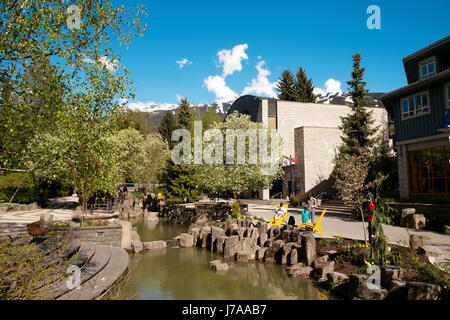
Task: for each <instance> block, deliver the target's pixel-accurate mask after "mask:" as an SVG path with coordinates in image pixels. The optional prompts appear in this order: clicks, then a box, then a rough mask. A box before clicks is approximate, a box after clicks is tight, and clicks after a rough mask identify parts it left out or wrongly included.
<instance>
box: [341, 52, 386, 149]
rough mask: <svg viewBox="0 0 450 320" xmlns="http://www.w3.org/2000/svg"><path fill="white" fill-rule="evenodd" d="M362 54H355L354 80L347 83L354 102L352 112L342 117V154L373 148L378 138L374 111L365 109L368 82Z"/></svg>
mask: <svg viewBox="0 0 450 320" xmlns="http://www.w3.org/2000/svg"><path fill="white" fill-rule="evenodd" d="M360 63H361V56H360V54H359V53H357V54H355V55H354V56H353V71H352V73H351V75H352V80H350V81H348V82H347V84H348V85H349V86H350V90H349V95H350V97H351V98H352V100H353V102H352V104H351V106H350V107H351V113H350V114H349V115H348V116H346V117H342V118H341V121H342V126H340V127H339V129H341V130H342V132H343V136H342V141H343V144H342V145H341V147H340V148H339V151H340V153H341V154H344V153H345V154H359V150H360V149H359V148H362V149H371V148H372V147H373V146H374V145H375V143H376V142H377V139H376V138H374V137H373V135H374V134H375V133H376V131H377V128H376V127H373V123H374V121H375V120H374V119H373V118H372V111H367V110H365V108H364V107H365V106H366V105H367V100H366V95H367V93H368V90H366V89H365V85H366V82H365V81H363V76H364V71H365V68H361V66H360Z"/></svg>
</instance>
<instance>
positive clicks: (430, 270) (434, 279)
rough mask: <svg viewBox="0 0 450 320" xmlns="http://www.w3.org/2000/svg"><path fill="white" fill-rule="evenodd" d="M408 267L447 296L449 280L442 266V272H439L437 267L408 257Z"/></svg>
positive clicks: (446, 270)
mask: <svg viewBox="0 0 450 320" xmlns="http://www.w3.org/2000/svg"><path fill="white" fill-rule="evenodd" d="M409 266H410V268H411V269H413V270H415V271H417V273H419V274H420V275H421V276H422V277H424V278H425V279H427V280H428V281H430V282H431V283H433V284H437V285H438V286H440V287H441V288H442V289H444V291H446V294H447V295H448V293H449V290H450V278H449V276H448V271H449V270H448V267H445V266H443V265H442V268H443V269H444V270H440V269H439V268H438V267H437V266H434V265H432V264H429V263H426V262H425V263H424V262H420V261H418V260H417V259H415V258H413V257H410V258H409Z"/></svg>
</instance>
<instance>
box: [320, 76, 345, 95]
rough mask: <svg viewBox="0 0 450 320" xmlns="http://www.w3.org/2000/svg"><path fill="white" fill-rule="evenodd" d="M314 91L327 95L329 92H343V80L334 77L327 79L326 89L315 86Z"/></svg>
mask: <svg viewBox="0 0 450 320" xmlns="http://www.w3.org/2000/svg"><path fill="white" fill-rule="evenodd" d="M314 93H315V94H321V95H325V94H327V93H342V89H341V82H340V81H338V80H335V79H333V78H330V79H328V80H327V81H325V89H321V88H319V87H315V88H314Z"/></svg>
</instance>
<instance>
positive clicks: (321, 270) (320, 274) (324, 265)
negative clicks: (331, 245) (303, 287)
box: [311, 256, 334, 280]
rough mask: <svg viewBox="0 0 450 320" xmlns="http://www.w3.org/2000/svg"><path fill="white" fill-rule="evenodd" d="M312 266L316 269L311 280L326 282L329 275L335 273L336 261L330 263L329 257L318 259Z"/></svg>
mask: <svg viewBox="0 0 450 320" xmlns="http://www.w3.org/2000/svg"><path fill="white" fill-rule="evenodd" d="M312 266H313V268H314V270H313V272H312V273H311V278H313V279H316V280H325V279H326V278H327V275H328V274H329V273H333V272H334V261H328V256H323V257H320V258H316V259H315V260H314V261H313V263H312Z"/></svg>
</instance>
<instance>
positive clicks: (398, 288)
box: [386, 280, 408, 300]
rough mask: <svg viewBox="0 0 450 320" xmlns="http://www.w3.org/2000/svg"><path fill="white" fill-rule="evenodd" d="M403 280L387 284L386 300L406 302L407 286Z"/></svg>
mask: <svg viewBox="0 0 450 320" xmlns="http://www.w3.org/2000/svg"><path fill="white" fill-rule="evenodd" d="M407 284H408V283H407V282H406V281H404V280H392V281H391V282H389V283H388V284H387V287H386V288H387V289H388V296H387V297H386V299H388V300H406V299H407V298H408V286H407Z"/></svg>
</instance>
